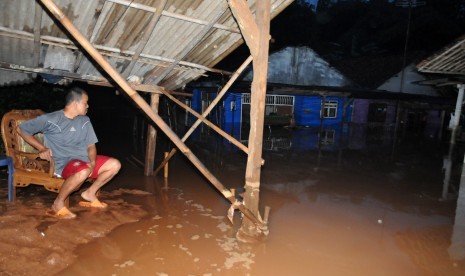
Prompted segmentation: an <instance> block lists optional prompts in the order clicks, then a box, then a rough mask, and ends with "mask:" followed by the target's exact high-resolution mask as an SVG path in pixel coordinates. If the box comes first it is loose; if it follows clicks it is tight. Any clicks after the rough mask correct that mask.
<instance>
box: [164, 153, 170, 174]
mask: <svg viewBox="0 0 465 276" xmlns="http://www.w3.org/2000/svg"><path fill="white" fill-rule="evenodd" d="M167 157H168V152H165V159H166V158H167ZM163 168H164V171H163V177H164V178H168V172H169V167H168V162H167V163H165V166H164V167H163Z"/></svg>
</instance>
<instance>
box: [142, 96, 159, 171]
mask: <svg viewBox="0 0 465 276" xmlns="http://www.w3.org/2000/svg"><path fill="white" fill-rule="evenodd" d="M159 102H160V94H155V93H152V94H151V95H150V107H151V108H152V110H153V112H155V113H158V104H159ZM156 147H157V130H156V129H155V127H154V126H153V125H149V128H148V129H147V142H146V145H145V168H144V175H145V176H150V175H153V168H154V164H155V149H156Z"/></svg>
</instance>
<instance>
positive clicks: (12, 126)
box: [1, 109, 44, 162]
mask: <svg viewBox="0 0 465 276" xmlns="http://www.w3.org/2000/svg"><path fill="white" fill-rule="evenodd" d="M42 114H44V112H43V111H42V110H40V109H34V110H11V111H10V112H8V113H6V114H5V115H4V116H3V118H2V125H1V127H2V138H3V143H4V145H5V153H6V155H7V156H10V157H13V160H14V162H21V161H20V160H15V159H16V158H15V154H14V150H17V151H22V152H28V153H36V152H37V150H36V149H35V148H34V147H32V146H31V145H29V144H28V143H26V142H25V141H24V140H23V138H22V137H21V136H20V135H19V134H18V132H17V131H16V128H17V127H18V126H19V125H20V124H21V123H22V122H24V121H27V120H30V119H33V118H36V117H37V116H40V115H42ZM35 137H36V138H37V139H38V140H39V141H41V142H43V139H44V138H43V135H42V134H41V133H38V134H36V135H35Z"/></svg>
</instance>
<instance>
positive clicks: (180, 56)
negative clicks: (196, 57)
mask: <svg viewBox="0 0 465 276" xmlns="http://www.w3.org/2000/svg"><path fill="white" fill-rule="evenodd" d="M225 10H226V9H221V10H220V11H218V12H217V14H216V15H215V17H214V18H213V20H212V21H211V22H210V24H208V25H206V26H204V27H203V29H202V31H201V32H200V33H199V34H198V35H195V36H194V37H193V38H192V40H191V41H190V42H189V44H187V45H186V47H184V49H183V50H182V51H181V52H180V53H179V54H178V58H177V59H176V60H175V61H174V62H172V63H171V65H170V66H169V67H168V68H166V69H165V70H164V71H163V72H162V73H161V75H159V76H157V77H156V79H155V80H154V81H153V82H154V83H155V84H159V83H160V82H161V81H162V80H163V79H164V78H166V76H167V75H168V74H169V73H170V72H171V71H172V70H173V69H174V67H175V66H176V65H178V64H179V63H180V62H181V60H182V59H183V58H184V57H185V56H186V55H187V54H188V53H190V51H192V49H194V48H195V47H196V46H197V45H198V44H199V42H200V41H202V39H203V37H204V36H205V35H206V34H207V33H208V32H209V31H210V30H211V29H212V28H213V25H214V24H215V23H216V22H217V21H218V20H219V19H220V18H221V16H222V15H223V14H224V12H225Z"/></svg>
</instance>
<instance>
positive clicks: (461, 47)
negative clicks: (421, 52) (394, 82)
mask: <svg viewBox="0 0 465 276" xmlns="http://www.w3.org/2000/svg"><path fill="white" fill-rule="evenodd" d="M417 69H418V71H420V72H424V73H440V74H448V75H465V35H463V36H461V37H459V38H458V39H457V40H456V41H454V42H453V43H452V44H451V45H449V46H447V47H445V48H444V49H442V50H441V51H439V52H437V53H436V54H434V55H432V56H431V57H429V58H427V59H426V60H424V61H422V62H420V63H419V64H418V65H417Z"/></svg>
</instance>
